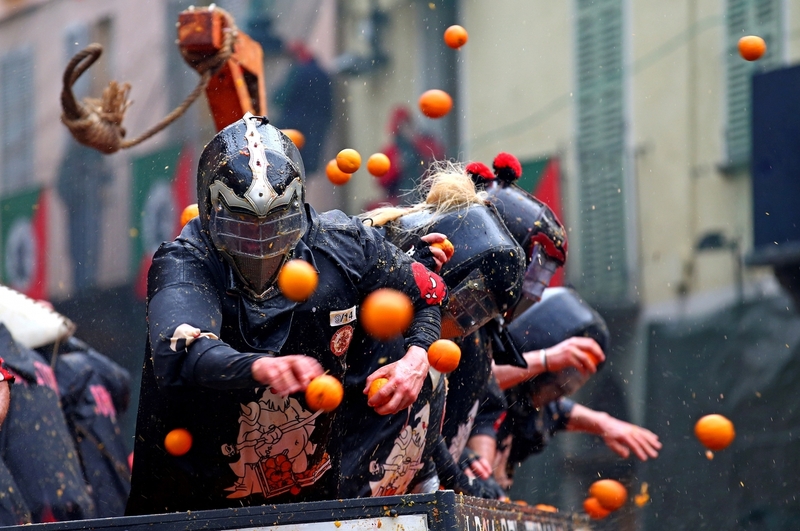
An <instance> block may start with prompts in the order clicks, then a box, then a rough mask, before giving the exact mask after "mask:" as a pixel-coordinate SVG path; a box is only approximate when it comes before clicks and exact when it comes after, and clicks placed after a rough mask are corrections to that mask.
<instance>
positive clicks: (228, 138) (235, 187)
mask: <svg viewBox="0 0 800 531" xmlns="http://www.w3.org/2000/svg"><path fill="white" fill-rule="evenodd" d="M303 175H304V171H303V165H302V160H301V159H300V156H299V153H297V148H296V147H294V144H291V141H290V140H288V138H285V137H284V135H283V134H282V133H280V131H278V130H277V129H275V128H274V127H273V126H271V125H268V123H267V121H266V119H265V118H261V117H255V116H252V115H249V114H248V115H245V117H244V118H243V119H242V120H240V121H238V122H235V123H234V124H232V125H230V126H229V127H227V128H225V129H223V130H222V131H221V132H220V133H219V134H218V135H217V136H216V137H215V138H214V140H212V141H211V142H210V143H209V145H208V146H206V149H205V150H204V152H203V155H202V156H201V160H200V171H199V174H198V199H199V200H200V201H201V203H200V204H201V205H203V206H204V207H205V211H204V212H203V213H201V221H202V222H203V225H204V228H206V229H207V230H208V233H209V235H210V236H211V240H212V242H213V243H214V246H215V247H216V248H217V250H218V251H219V252H220V253H221V254H222V256H223V257H224V258H225V259H226V260H227V261H228V263H229V264H230V265H231V267H232V269H233V270H234V272H235V273H236V276H237V277H238V279H239V281H240V282H241V284H242V287H243V288H244V291H245V292H246V293H247V294H248V295H250V296H251V297H253V298H255V299H261V298H264V297H265V296H266V294H267V291H268V290H269V288H270V287H271V285H272V283H273V282H274V279H275V277H276V276H277V273H278V270H279V269H280V267H281V266H282V265H283V262H284V261H285V260H286V258H287V257H288V256H289V255H290V254H291V251H292V250H293V249H294V247H295V245H297V242H298V241H299V240H300V238H302V236H303V234H305V231H306V228H307V225H308V222H307V218H306V212H305V205H304V200H303V196H304V186H303Z"/></svg>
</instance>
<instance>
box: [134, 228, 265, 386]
mask: <svg viewBox="0 0 800 531" xmlns="http://www.w3.org/2000/svg"><path fill="white" fill-rule="evenodd" d="M221 281H222V278H221V276H220V275H215V274H214V272H213V271H212V264H211V263H210V262H209V261H208V257H203V255H202V254H201V253H200V252H199V251H198V250H196V249H193V248H191V247H190V246H189V245H186V244H185V243H182V242H180V241H175V242H169V243H165V244H163V245H162V246H161V247H160V248H159V250H158V251H157V252H156V254H155V256H154V257H153V265H152V266H151V267H150V271H149V273H148V308H147V321H148V323H147V324H148V339H149V341H150V347H151V352H152V362H153V370H154V372H155V377H156V381H157V382H158V385H159V386H160V387H169V386H181V385H199V386H204V387H211V388H215V389H236V388H246V387H254V386H256V385H257V383H256V382H255V380H253V378H252V373H251V369H250V367H251V365H252V364H253V362H254V361H255V360H256V359H258V358H259V357H263V356H264V355H263V354H254V353H246V352H239V351H237V350H236V349H234V348H232V347H231V346H229V345H228V344H226V343H225V342H223V341H221V340H220V339H219V335H220V328H221V325H222V309H221V302H220V300H219V296H218V295H217V290H216V289H215V286H216V285H217V284H218V283H219V282H221Z"/></svg>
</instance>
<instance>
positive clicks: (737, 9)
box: [725, 0, 784, 168]
mask: <svg viewBox="0 0 800 531" xmlns="http://www.w3.org/2000/svg"><path fill="white" fill-rule="evenodd" d="M726 15H727V42H726V51H727V54H726V55H727V57H726V61H727V64H726V78H727V79H726V83H727V94H728V99H727V105H726V107H727V115H728V119H727V125H726V128H725V144H726V149H727V159H728V160H727V163H728V166H729V167H731V168H736V167H744V166H746V165H747V164H748V163H749V162H750V119H751V117H750V113H751V108H750V94H751V90H750V89H751V79H752V77H753V73H755V72H764V71H767V70H772V69H774V68H777V67H778V66H780V65H781V64H782V63H783V60H782V58H783V50H784V31H783V0H728V3H727V9H726ZM745 35H758V36H760V37H762V38H763V39H764V40H765V41H766V42H767V53H765V54H764V56H763V57H762V58H761V59H759V60H758V61H752V62H749V61H745V60H744V59H742V58H741V57H740V56H739V50H738V45H739V39H740V38H741V37H744V36H745Z"/></svg>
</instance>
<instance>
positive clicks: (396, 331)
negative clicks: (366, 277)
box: [360, 288, 414, 341]
mask: <svg viewBox="0 0 800 531" xmlns="http://www.w3.org/2000/svg"><path fill="white" fill-rule="evenodd" d="M360 316H361V326H363V327H364V330H365V331H366V332H367V333H368V334H369V335H371V336H372V337H374V338H376V339H380V340H382V341H386V340H388V339H392V338H394V337H397V336H399V335H400V334H402V333H403V332H405V330H406V328H408V325H410V324H411V320H412V319H413V318H414V305H413V304H412V303H411V299H410V298H409V297H408V295H406V294H405V293H402V292H400V291H397V290H395V289H392V288H380V289H377V290H375V291H373V292H372V293H370V294H369V295H367V298H366V299H364V302H362V303H361V314H360Z"/></svg>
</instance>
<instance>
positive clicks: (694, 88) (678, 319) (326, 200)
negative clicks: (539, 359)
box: [0, 0, 800, 529]
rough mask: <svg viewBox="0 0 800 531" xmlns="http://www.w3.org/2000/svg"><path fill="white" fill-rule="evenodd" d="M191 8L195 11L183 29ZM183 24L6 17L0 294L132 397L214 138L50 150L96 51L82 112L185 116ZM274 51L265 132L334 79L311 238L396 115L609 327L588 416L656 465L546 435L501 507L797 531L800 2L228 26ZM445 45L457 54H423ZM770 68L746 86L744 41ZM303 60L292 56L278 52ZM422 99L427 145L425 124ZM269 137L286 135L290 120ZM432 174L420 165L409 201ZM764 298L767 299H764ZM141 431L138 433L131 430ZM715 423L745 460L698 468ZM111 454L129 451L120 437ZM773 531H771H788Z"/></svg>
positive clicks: (585, 0) (276, 12) (253, 3)
mask: <svg viewBox="0 0 800 531" xmlns="http://www.w3.org/2000/svg"><path fill="white" fill-rule="evenodd" d="M198 4H202V3H201V2H198ZM190 5H191V2H188V1H184V0H139V1H137V2H130V1H124V0H2V1H0V248H2V250H3V252H2V262H0V271H2V281H3V283H6V284H9V285H11V286H12V287H16V288H18V289H20V290H21V291H25V292H27V293H29V294H31V295H32V296H34V297H38V298H47V299H50V300H52V301H53V303H54V304H55V306H56V308H57V309H59V311H61V312H62V313H64V314H66V315H68V316H69V317H70V318H71V319H72V320H73V321H75V322H76V323H77V324H78V327H79V328H78V335H79V336H80V337H82V338H83V339H84V340H86V341H88V342H89V343H90V344H92V345H93V346H94V347H95V348H97V349H98V350H101V351H103V352H105V353H107V354H109V355H110V356H112V357H113V358H115V359H116V360H117V361H119V362H121V363H123V364H124V365H125V366H126V367H128V368H129V369H130V370H131V372H132V374H138V371H139V368H140V366H141V362H142V360H141V356H142V352H143V341H144V339H145V331H144V305H143V301H142V299H141V297H140V296H139V295H137V293H139V294H140V293H141V282H142V278H143V274H144V272H145V271H146V267H147V264H148V257H149V255H150V254H151V253H152V252H153V250H154V249H155V247H157V245H158V243H160V242H161V241H163V240H165V239H170V238H172V237H173V236H174V235H175V233H176V231H177V227H178V221H177V220H178V216H179V214H180V211H181V209H182V207H183V206H184V205H185V204H188V203H191V202H193V201H194V168H195V163H196V159H197V156H198V154H199V153H200V151H201V150H202V147H203V145H204V143H205V142H206V141H208V139H210V138H211V136H212V135H213V133H214V127H213V123H212V122H211V119H210V116H209V113H208V109H207V106H206V105H205V104H204V102H202V101H199V102H198V103H196V104H195V105H194V106H193V107H192V108H191V109H190V111H189V112H188V113H187V114H186V115H185V116H184V117H183V118H181V119H180V120H179V121H178V122H177V123H175V124H173V125H172V126H170V127H169V128H168V129H167V130H166V131H164V132H162V133H160V134H158V135H157V136H155V137H154V138H152V139H150V140H149V141H148V142H145V143H143V144H141V145H139V146H137V147H136V148H134V149H131V150H129V151H125V152H120V153H117V154H114V155H111V156H102V157H99V156H97V155H95V154H93V153H89V152H87V151H86V150H84V149H82V148H80V147H78V146H77V145H76V144H75V143H74V142H73V141H72V140H71V138H70V136H69V133H68V131H67V129H66V128H65V127H64V126H63V125H62V124H60V123H59V116H60V113H61V111H60V106H59V93H60V90H61V75H62V72H63V68H64V66H65V64H66V62H67V61H68V59H69V57H71V56H72V55H73V54H74V53H75V52H76V51H78V50H80V49H82V48H83V47H84V46H85V45H86V44H87V43H89V42H100V43H101V44H103V46H104V48H105V53H104V55H103V57H102V58H101V60H100V61H99V62H98V63H97V64H96V65H94V66H93V67H92V68H91V69H90V70H89V73H88V74H87V75H85V76H84V78H82V79H81V80H80V81H79V83H78V84H77V85H76V87H75V89H76V94H77V95H78V96H83V95H92V96H99V94H100V93H101V91H102V89H103V87H104V86H106V84H107V83H108V81H110V80H112V79H115V80H118V81H127V82H130V83H131V84H132V87H133V88H132V91H131V99H132V100H133V101H134V104H133V106H132V107H131V108H130V109H129V110H128V113H127V115H126V118H125V124H124V125H125V127H126V129H127V131H128V134H129V136H135V135H137V134H138V133H140V132H142V131H144V130H145V129H146V128H148V127H149V126H151V125H153V124H154V123H155V122H157V121H158V120H159V119H160V118H161V117H162V116H164V115H165V114H166V113H167V112H169V111H170V110H171V109H172V108H174V107H175V106H176V105H177V104H178V103H180V102H181V101H182V100H183V98H184V97H185V96H186V95H187V94H188V93H189V92H190V91H191V90H192V88H194V86H195V84H196V83H197V79H198V78H197V74H196V73H195V72H194V71H193V70H191V69H190V68H189V67H188V66H187V65H186V64H185V63H184V62H183V61H182V59H181V57H180V54H179V53H178V50H177V47H176V45H175V39H176V33H175V23H176V21H177V15H178V13H179V12H180V11H181V10H183V9H186V8H187V7H189V6H190ZM218 5H220V6H221V7H224V8H225V9H227V10H228V11H229V12H231V14H233V16H234V17H235V18H236V20H237V22H238V24H239V26H240V27H241V28H242V29H243V30H244V31H245V32H247V33H248V34H249V35H251V36H252V37H253V38H254V39H256V40H257V41H259V42H260V43H261V44H262V46H263V47H264V51H265V71H266V78H267V79H266V81H267V93H268V98H269V100H270V102H269V109H270V111H269V114H270V116H271V117H272V119H273V121H274V122H275V123H276V125H278V126H279V127H290V125H289V124H282V123H281V119H282V117H288V116H290V111H289V110H288V109H287V108H282V107H281V105H279V104H280V103H281V102H284V105H285V99H282V100H281V101H278V102H276V101H275V100H274V99H273V98H274V97H275V95H276V94H277V93H279V92H280V90H281V89H282V88H285V86H286V83H287V80H288V79H289V76H290V75H291V74H292V72H293V70H294V69H296V68H297V67H298V65H299V64H300V62H301V60H300V58H299V57H298V56H297V55H296V54H292V53H289V52H290V51H291V50H292V49H293V48H292V47H290V44H292V43H297V42H301V43H303V44H304V45H305V47H306V49H307V50H306V51H307V52H308V54H310V55H311V56H312V57H313V58H314V59H315V61H316V63H317V64H318V65H319V67H320V69H321V70H322V71H323V72H324V73H325V74H326V75H327V76H328V78H329V82H330V89H331V90H330V94H331V95H330V98H331V103H332V106H331V111H330V112H331V115H330V117H329V118H328V120H329V121H330V123H329V126H328V134H327V135H326V137H325V138H323V139H322V140H319V146H318V149H319V150H320V157H321V161H322V162H321V164H320V165H319V166H320V168H318V169H316V171H314V172H312V173H311V175H309V181H308V182H309V184H308V186H309V201H310V202H311V203H312V204H313V205H314V206H315V207H316V208H317V209H319V210H324V209H328V208H341V209H344V210H346V211H347V212H349V213H353V214H355V213H358V212H360V211H361V210H362V209H363V208H364V207H365V206H366V205H371V204H374V203H375V202H378V201H380V200H381V199H383V198H384V190H383V189H382V188H381V187H380V186H379V184H378V183H377V182H376V181H375V179H374V178H373V177H371V176H369V174H367V172H366V170H365V169H362V170H360V171H359V172H357V173H356V174H355V175H354V177H353V179H352V180H351V181H350V182H349V183H348V184H347V185H345V186H343V187H333V186H332V185H331V184H330V183H328V181H327V180H326V179H325V176H324V163H325V161H327V160H329V159H330V158H332V157H333V156H334V154H335V153H336V152H337V151H338V150H340V149H342V148H344V147H352V148H355V149H357V150H358V151H359V152H360V153H361V154H362V155H363V156H364V157H365V158H366V157H367V156H368V155H369V154H371V153H374V152H377V151H379V150H381V149H384V147H385V146H386V145H387V144H389V143H391V142H392V131H393V128H392V127H391V126H390V122H391V117H392V116H393V113H395V111H396V109H397V108H398V107H405V108H407V109H408V111H409V114H410V116H411V119H412V120H413V125H414V127H415V129H416V130H417V132H418V133H419V134H424V135H427V136H428V137H431V138H435V139H436V142H438V143H439V144H441V146H442V147H443V149H444V151H445V153H446V157H448V158H453V159H458V160H462V161H473V160H480V161H483V162H485V163H488V164H491V161H492V159H493V158H494V156H495V155H496V154H497V153H498V152H500V151H507V152H510V153H512V154H514V155H516V156H517V157H518V158H519V159H520V160H521V162H522V164H523V177H522V180H521V181H520V184H521V185H522V186H523V187H525V188H526V189H528V190H530V191H533V192H535V193H536V194H537V195H539V196H540V197H541V198H542V199H544V200H546V201H547V202H548V203H550V204H551V206H553V208H554V210H556V212H557V213H559V214H560V215H561V216H562V219H563V220H564V221H565V224H566V225H567V226H568V228H569V237H570V240H571V242H570V258H569V263H568V265H567V269H566V277H565V278H564V279H563V282H565V283H568V284H570V285H573V286H574V287H575V288H576V289H578V290H579V292H580V293H581V294H582V295H583V296H584V297H585V298H586V300H587V301H588V302H590V303H591V304H592V305H594V306H595V307H596V308H597V309H598V310H600V311H601V313H603V315H604V316H605V317H606V319H607V320H608V322H609V324H610V326H611V327H612V330H613V333H614V336H613V337H614V343H613V346H612V350H611V352H610V353H609V359H610V363H609V366H608V367H607V368H606V369H605V370H604V371H603V373H601V374H600V375H598V377H597V378H595V379H594V380H593V381H592V382H591V383H590V385H588V386H587V387H586V388H585V389H583V390H582V391H581V396H580V397H579V399H580V400H581V401H582V402H583V403H585V404H586V405H588V406H590V407H593V408H595V409H602V410H607V411H609V412H610V413H612V414H614V415H615V416H618V417H621V418H624V419H627V420H631V421H633V422H636V423H639V424H642V425H645V426H647V427H648V428H650V429H651V430H653V431H655V432H656V433H658V434H659V435H660V436H661V438H662V441H663V442H664V444H665V449H664V451H663V453H662V456H661V457H660V458H659V459H658V460H657V461H655V462H652V463H645V464H643V465H642V464H638V465H637V464H636V463H634V462H632V461H621V460H619V459H617V458H616V457H615V456H614V455H612V454H611V452H610V451H608V450H607V449H606V448H605V446H604V445H603V444H602V442H601V441H599V440H594V439H590V438H588V437H583V436H577V435H572V434H569V435H561V436H559V437H558V438H557V439H556V441H555V442H554V443H553V444H552V445H551V447H550V448H548V450H547V451H546V453H545V454H544V455H542V456H540V457H539V458H537V459H532V460H530V461H529V462H528V463H526V465H525V467H524V468H525V470H524V471H521V472H519V473H518V474H517V478H518V480H517V485H516V487H515V491H514V495H515V497H517V498H520V499H525V500H527V501H529V502H533V503H539V502H544V503H551V504H554V505H557V506H559V507H561V508H562V509H563V510H578V509H579V508H580V503H581V501H582V500H583V498H584V496H585V490H586V487H587V486H588V484H589V483H590V482H591V481H592V480H593V479H594V478H596V477H597V476H598V475H602V476H605V477H618V478H621V479H623V480H624V481H625V482H626V483H627V484H628V486H629V488H630V489H631V490H633V491H638V490H639V489H640V487H641V485H642V483H643V482H647V483H648V485H649V492H650V495H651V497H652V500H651V503H650V504H649V505H646V506H644V507H642V508H638V507H636V506H634V505H632V504H629V506H628V507H627V508H626V509H625V510H623V511H621V512H620V513H619V514H615V515H614V516H613V517H612V519H610V521H608V523H603V524H602V525H607V526H610V527H609V528H611V527H613V528H615V529H663V528H668V527H673V528H685V529H701V528H707V529H789V528H792V527H791V525H789V524H787V523H786V522H791V521H792V519H794V521H796V519H797V517H798V516H800V502H798V501H797V499H796V493H798V492H800V479H798V478H800V473H799V472H800V461H799V458H798V456H800V448H799V447H798V443H797V440H798V431H800V429H798V423H797V421H798V420H800V418H798V415H799V414H800V412H798V411H797V409H798V408H797V403H796V400H795V399H794V398H793V388H794V387H796V384H797V383H800V367H798V366H797V365H798V362H797V361H796V360H797V359H798V354H800V327H799V326H798V324H800V319H798V316H797V313H796V311H797V309H796V307H795V306H794V303H793V296H794V295H796V293H797V291H796V287H797V286H798V285H800V284H799V283H798V282H799V281H800V276H798V275H800V269H798V263H800V254H798V242H800V230H799V229H798V228H797V226H798V223H800V219H798V218H800V214H798V212H800V209H798V208H797V207H796V205H797V204H798V202H800V185H798V183H800V174H799V173H800V155H799V153H800V150H798V149H797V145H798V143H797V142H798V141H800V112H798V111H800V103H798V102H797V101H796V100H797V94H798V93H799V92H800V73H798V70H797V68H792V65H793V64H794V63H796V62H797V61H798V58H800V46H798V36H800V1H798V0H674V1H669V2H644V1H642V2H638V1H637V2H634V1H633V0H571V1H563V2H553V1H546V0H500V1H493V2H484V1H478V0H432V1H422V0H338V1H337V0H304V1H303V2H292V1H290V0H249V1H248V0H227V1H224V2H223V1H221V2H218ZM454 23H458V24H461V25H463V26H464V27H465V28H466V29H467V30H468V32H469V42H468V43H467V44H466V45H465V46H464V47H463V48H462V49H460V50H451V49H449V48H447V47H446V46H445V44H444V43H443V41H442V33H443V31H444V29H445V28H446V27H447V26H449V25H451V24H454ZM748 34H756V35H760V36H762V37H763V38H764V39H765V40H766V42H767V45H768V51H767V53H766V55H765V56H764V57H763V58H761V59H760V60H759V61H756V62H752V63H749V62H746V61H744V60H743V59H741V57H739V55H738V53H737V49H736V44H737V41H738V39H739V37H741V36H744V35H748ZM294 49H296V48H294ZM430 88H439V89H443V90H446V91H447V92H449V93H450V94H451V95H452V96H453V98H454V101H455V105H454V109H453V111H452V112H451V113H450V114H449V115H448V116H447V117H445V118H443V119H440V120H431V119H427V118H425V117H423V116H422V115H421V114H420V113H419V111H418V110H417V98H418V97H419V95H420V94H421V93H422V92H423V91H425V90H427V89H430ZM287 119H288V118H287ZM423 170H424V166H422V165H421V167H420V171H419V174H420V175H421V174H422V171H423ZM776 273H777V275H776ZM132 409H133V411H135V408H132ZM712 411H713V412H720V413H723V414H726V415H727V416H729V417H730V418H731V419H732V420H733V421H734V423H736V425H737V430H738V439H737V441H736V442H735V443H734V446H732V447H731V448H730V449H728V450H727V451H725V452H721V453H719V454H718V455H717V456H716V458H715V459H714V460H713V461H709V460H708V459H707V458H706V457H705V455H704V451H703V449H701V447H700V446H699V444H698V443H697V442H696V441H695V440H694V438H693V436H692V433H691V427H692V425H693V423H694V421H695V420H696V419H697V418H699V416H701V415H702V414H705V413H709V412H712ZM133 416H135V415H131V418H130V419H128V427H129V429H130V430H131V433H132V428H133V425H132V422H133V420H132V418H133ZM787 526H788V527H787Z"/></svg>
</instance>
